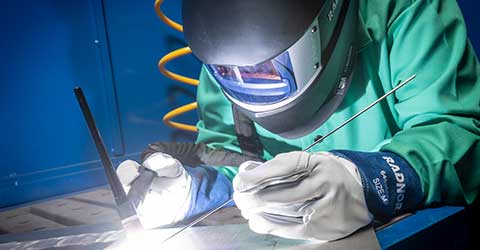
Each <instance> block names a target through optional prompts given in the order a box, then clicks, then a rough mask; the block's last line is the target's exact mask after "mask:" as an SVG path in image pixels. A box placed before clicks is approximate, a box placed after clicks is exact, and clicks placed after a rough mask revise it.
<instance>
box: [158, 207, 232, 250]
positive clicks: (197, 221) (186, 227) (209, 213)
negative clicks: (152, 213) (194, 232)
mask: <svg viewBox="0 0 480 250" xmlns="http://www.w3.org/2000/svg"><path fill="white" fill-rule="evenodd" d="M232 201H233V198H230V199H229V200H228V201H226V202H224V203H222V204H221V205H220V206H218V207H216V208H215V209H213V210H212V211H210V212H208V213H206V214H204V215H202V216H200V217H198V218H197V219H195V220H194V221H192V222H190V223H189V224H188V225H186V226H184V227H182V228H180V229H179V230H178V231H176V232H175V233H173V234H172V235H170V236H168V238H166V239H164V240H163V241H162V243H161V244H163V243H165V242H167V241H168V240H170V239H171V238H173V237H175V236H177V235H178V234H180V233H181V232H183V231H185V230H186V229H188V228H191V227H193V226H195V225H196V224H198V223H199V222H200V221H202V220H204V219H205V218H207V217H208V216H210V215H212V214H214V213H215V212H217V211H218V210H220V209H222V208H223V207H225V206H226V205H227V204H228V203H230V202H232Z"/></svg>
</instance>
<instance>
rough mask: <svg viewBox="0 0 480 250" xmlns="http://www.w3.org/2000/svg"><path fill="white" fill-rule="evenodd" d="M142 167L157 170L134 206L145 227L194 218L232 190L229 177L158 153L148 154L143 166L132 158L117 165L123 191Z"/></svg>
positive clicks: (230, 193) (222, 199)
mask: <svg viewBox="0 0 480 250" xmlns="http://www.w3.org/2000/svg"><path fill="white" fill-rule="evenodd" d="M141 168H146V169H148V170H151V171H153V172H155V173H156V177H155V178H154V180H153V182H152V184H151V186H150V189H149V191H148V193H147V194H146V195H145V198H144V200H143V202H142V203H140V205H139V206H138V208H137V213H138V214H139V217H140V221H141V223H142V226H143V227H144V228H146V229H150V228H155V227H160V226H166V225H171V224H175V223H177V222H180V221H183V220H188V219H193V218H195V217H197V216H199V215H201V214H203V213H205V212H208V211H210V210H212V209H213V208H215V207H216V206H218V205H220V204H222V203H224V202H225V201H227V200H228V199H230V197H231V196H232V193H233V189H232V185H231V182H230V181H229V180H228V178H227V177H225V176H224V175H223V174H222V173H220V172H218V171H217V170H216V169H214V168H213V167H209V166H197V167H189V166H183V165H182V164H181V163H180V161H178V160H177V159H175V158H173V157H172V156H170V155H168V154H164V153H160V152H158V153H154V154H151V155H150V156H148V158H147V159H145V160H144V162H143V164H142V165H140V164H138V163H137V162H135V161H131V160H127V161H124V162H122V163H121V164H120V166H119V167H118V168H117V174H118V176H119V178H120V182H121V183H122V185H123V186H124V189H125V191H126V192H128V190H129V189H130V186H131V184H132V183H133V182H134V181H135V180H136V179H137V177H138V176H140V174H141V172H142V171H140V169H141ZM232 203H233V202H232ZM231 205H233V204H231Z"/></svg>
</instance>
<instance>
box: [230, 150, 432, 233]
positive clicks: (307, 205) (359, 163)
mask: <svg viewBox="0 0 480 250" xmlns="http://www.w3.org/2000/svg"><path fill="white" fill-rule="evenodd" d="M233 186H234V190H235V192H234V199H235V203H236V204H237V206H238V207H239V208H240V209H241V210H242V215H243V216H244V217H245V218H246V219H247V220H248V221H249V226H250V228H251V229H252V230H253V231H255V232H257V233H263V234H274V235H277V236H281V237H285V238H292V239H305V240H327V241H329V240H336V239H339V238H342V237H345V236H347V235H349V234H351V233H353V232H355V231H356V230H358V229H360V228H362V227H364V226H366V225H368V224H369V223H370V222H371V220H372V218H373V216H375V217H377V218H384V219H389V218H392V217H393V216H395V215H398V214H402V213H404V212H406V211H410V210H415V209H416V208H417V207H418V206H419V204H420V202H421V199H422V196H423V195H422V190H421V187H420V184H419V178H418V176H417V175H416V173H415V171H414V170H413V169H412V168H411V167H410V166H409V165H408V163H406V162H405V161H404V160H403V159H402V158H401V157H399V156H398V155H395V154H393V153H386V152H376V153H363V152H355V151H332V152H331V153H326V152H320V153H307V152H290V153H284V154H279V155H277V156H276V157H275V158H273V159H272V160H270V161H267V162H265V163H259V162H246V163H244V164H242V165H241V166H240V171H239V173H238V174H237V175H236V176H235V179H234V180H233ZM372 215H373V216H372Z"/></svg>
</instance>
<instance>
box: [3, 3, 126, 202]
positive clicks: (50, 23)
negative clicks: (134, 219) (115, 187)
mask: <svg viewBox="0 0 480 250" xmlns="http://www.w3.org/2000/svg"><path fill="white" fill-rule="evenodd" d="M98 6H99V5H98V3H95V1H81V0H76V1H61V0H57V1H53V0H52V1H40V2H32V1H7V2H4V3H2V8H1V10H0V23H1V25H2V28H1V34H2V37H1V39H0V51H1V54H2V66H1V67H0V82H1V93H2V96H1V98H0V100H1V101H0V102H1V104H0V109H1V112H0V116H1V121H2V124H1V130H0V131H1V137H2V143H1V144H0V155H1V157H2V166H1V172H0V174H1V175H0V197H1V199H0V207H5V206H10V205H14V204H18V203H23V202H27V201H31V200H36V199H40V198H45V197H50V196H53V195H58V194H63V193H66V192H71V191H76V190H81V189H84V188H86V187H88V186H90V185H92V184H94V183H95V184H97V185H98V183H101V181H100V179H101V178H102V175H101V172H100V171H99V169H98V166H97V165H95V164H89V163H88V162H90V161H93V160H96V159H97V158H98V157H97V155H96V152H95V149H94V147H91V146H86V145H90V144H91V139H90V138H89V136H88V132H87V130H86V126H85V122H84V121H83V119H82V117H81V116H80V115H79V114H80V110H79V108H78V104H76V101H75V98H74V95H73V92H72V89H73V87H74V86H77V85H78V86H81V87H83V88H84V89H85V92H86V93H87V95H88V97H89V100H90V101H91V106H92V107H93V113H94V115H95V116H96V117H97V119H98V125H99V127H100V129H101V130H102V131H103V132H104V133H103V135H104V137H105V138H104V139H105V141H106V143H107V144H108V145H109V147H110V148H111V149H112V150H118V151H119V152H120V153H123V152H122V145H121V143H119V141H117V140H115V138H119V137H120V134H119V130H118V129H117V128H118V125H119V124H118V117H117V113H116V112H115V110H114V107H115V105H112V102H114V96H113V91H111V89H112V87H113V86H111V82H109V81H108V75H107V71H105V69H106V68H108V61H107V60H105V55H106V54H107V50H106V46H105V45H106V43H105V41H104V40H102V35H101V34H102V32H104V31H103V30H104V29H103V28H102V26H101V25H99V23H100V22H101V21H102V20H101V18H99V17H101V16H100V15H98V13H97V10H98Z"/></svg>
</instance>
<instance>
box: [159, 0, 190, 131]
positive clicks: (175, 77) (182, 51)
mask: <svg viewBox="0 0 480 250" xmlns="http://www.w3.org/2000/svg"><path fill="white" fill-rule="evenodd" d="M163 2H164V0H156V1H155V12H156V13H157V15H158V17H160V19H161V20H162V21H163V22H164V23H165V24H167V25H168V26H170V27H172V28H173V29H175V30H178V31H180V32H183V26H182V25H180V24H179V23H177V22H175V21H173V20H171V19H170V18H168V17H167V16H166V15H165V14H164V13H163V12H162V10H161V8H160V7H161V6H162V4H163ZM191 53H192V50H191V49H190V48H189V47H185V48H181V49H177V50H175V51H172V52H170V53H168V54H167V55H165V56H164V57H163V58H162V59H160V61H159V62H158V69H159V70H160V72H161V73H162V74H163V75H164V76H166V77H168V78H170V79H172V80H174V81H179V82H182V83H185V84H189V85H193V86H198V83H199V81H198V80H197V79H193V78H190V77H186V76H182V75H179V74H176V73H173V72H171V71H169V70H168V69H167V68H166V67H165V65H166V64H167V63H168V62H170V61H172V60H174V59H176V58H179V57H182V56H185V55H188V54H191ZM196 108H197V102H192V103H189V104H187V105H184V106H181V107H179V108H176V109H174V110H172V111H170V112H168V113H167V114H166V115H165V116H164V117H163V122H164V123H165V124H166V125H167V126H170V127H172V128H177V129H181V130H186V131H190V132H197V131H198V129H197V127H196V126H194V125H189V124H184V123H179V122H174V121H172V120H171V119H173V118H175V117H177V116H179V115H182V114H184V113H186V112H189V111H192V110H195V109H196Z"/></svg>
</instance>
